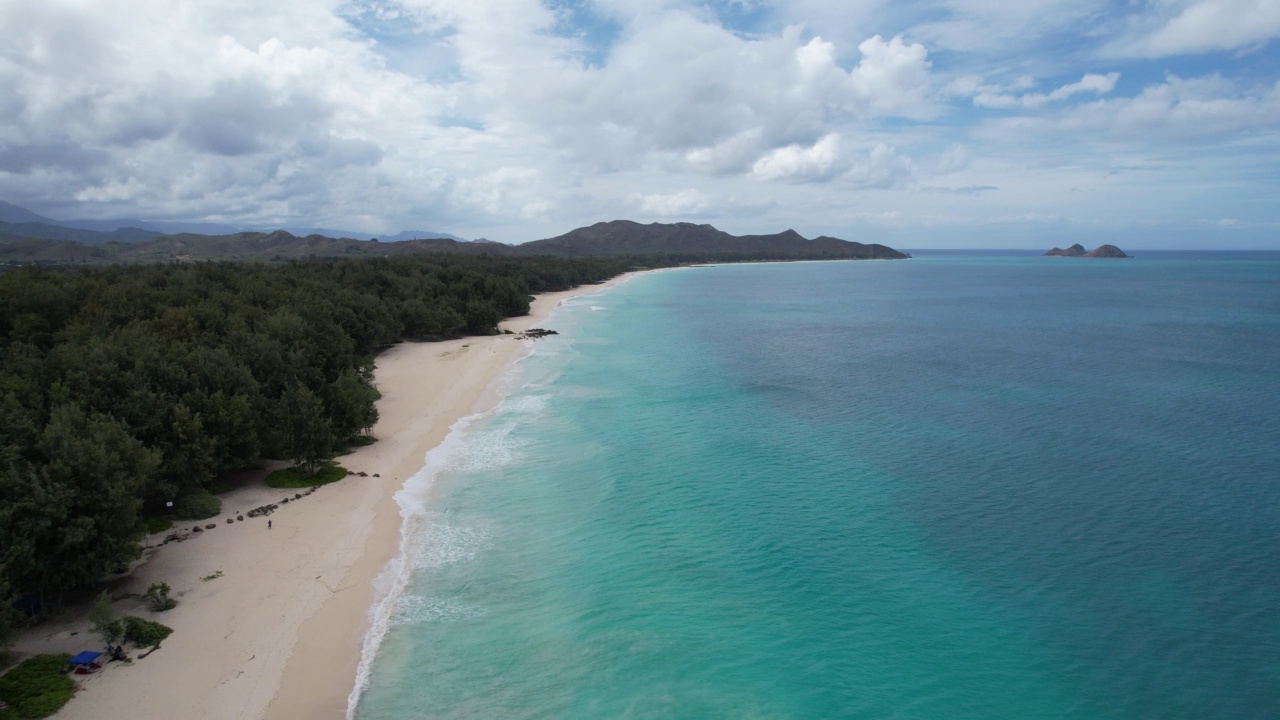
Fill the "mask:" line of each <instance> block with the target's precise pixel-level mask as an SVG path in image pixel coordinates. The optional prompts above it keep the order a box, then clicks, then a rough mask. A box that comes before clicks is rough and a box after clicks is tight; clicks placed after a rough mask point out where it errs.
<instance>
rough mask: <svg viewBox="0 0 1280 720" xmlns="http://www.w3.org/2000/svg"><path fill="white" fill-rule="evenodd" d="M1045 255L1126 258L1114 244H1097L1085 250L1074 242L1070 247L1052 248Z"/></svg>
mask: <svg viewBox="0 0 1280 720" xmlns="http://www.w3.org/2000/svg"><path fill="white" fill-rule="evenodd" d="M1045 255H1048V256H1052V257H1091V258H1127V257H1129V256H1128V255H1125V254H1124V251H1123V250H1121V249H1120V248H1118V247H1116V246H1115V245H1099V246H1098V247H1096V248H1094V249H1093V250H1090V251H1089V252H1085V250H1084V246H1083V245H1081V244H1080V243H1076V244H1075V245H1072V246H1071V247H1069V248H1067V249H1066V250H1063V249H1062V248H1054V249H1052V250H1050V251H1049V252H1046V253H1045Z"/></svg>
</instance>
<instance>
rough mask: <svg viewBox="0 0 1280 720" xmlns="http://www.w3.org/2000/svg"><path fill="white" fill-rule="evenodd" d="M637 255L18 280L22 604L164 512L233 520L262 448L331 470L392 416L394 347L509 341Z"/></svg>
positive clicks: (7, 385) (83, 571) (12, 384)
mask: <svg viewBox="0 0 1280 720" xmlns="http://www.w3.org/2000/svg"><path fill="white" fill-rule="evenodd" d="M626 267H627V264H626V263H625V262H623V261H620V260H617V259H604V258H585V259H567V258H560V259H555V258H495V257H475V256H460V255H430V256H425V255H419V256H411V257H401V258H370V259H364V260H357V261H316V262H292V263H285V264H276V265H268V264H250V263H201V264H181V265H179V264H168V265H152V266H123V265H115V266H107V267H99V268H84V269H65V268H55V269H42V268H30V267H22V268H15V269H12V270H9V271H7V272H4V273H0V348H2V349H3V353H2V354H0V583H2V584H3V586H4V587H6V588H7V591H8V595H9V597H7V598H4V599H5V600H9V599H11V598H13V597H21V598H24V603H23V606H24V607H25V608H26V609H27V610H28V612H32V613H36V614H42V613H48V612H50V611H53V610H56V608H57V607H59V606H60V605H61V604H62V602H63V598H64V594H65V593H66V592H67V591H69V590H72V589H75V588H81V587H86V586H89V585H91V584H92V583H94V582H96V581H97V580H99V579H100V578H101V577H103V576H104V574H106V573H108V572H111V571H113V570H116V569H118V568H120V567H121V566H123V565H125V564H127V562H128V561H129V560H131V559H133V558H135V557H137V555H138V553H139V543H138V539H139V538H140V537H141V536H142V535H143V534H144V533H145V532H146V530H147V529H148V527H149V526H150V527H157V526H159V524H160V523H156V522H152V523H150V524H149V523H148V520H149V519H167V518H170V517H175V516H191V517H197V516H200V515H204V516H206V517H207V516H208V515H209V514H210V513H213V514H216V512H217V506H216V503H217V498H216V497H215V496H213V495H212V494H211V493H210V492H209V489H210V488H211V487H214V486H215V485H216V481H215V479H216V478H218V477H219V475H220V474H222V473H225V472H227V471H230V470H234V469H239V468H243V467H246V466H249V465H251V464H253V463H255V462H256V461H258V460H259V459H260V458H263V457H277V458H286V459H291V460H294V461H295V462H297V463H298V464H299V465H300V466H302V467H303V468H304V469H305V470H307V471H309V472H314V471H315V470H317V469H319V468H321V467H322V466H323V465H324V463H325V462H327V461H328V460H329V458H331V457H332V456H333V454H334V453H335V452H336V451H337V450H338V449H339V448H340V447H343V446H347V445H349V444H353V443H355V442H358V438H360V437H363V436H366V435H367V433H368V431H369V429H370V428H371V427H372V425H373V423H374V421H375V420H376V419H377V411H376V409H375V408H374V400H375V399H376V398H377V397H378V395H377V391H376V390H375V389H374V388H373V386H372V377H373V367H374V356H375V355H376V354H377V352H378V351H379V350H381V349H383V348H386V347H388V346H390V345H392V344H394V343H396V342H399V341H400V340H402V339H416V340H433V339H442V338H451V337H459V336H462V335H466V334H492V333H495V332H497V329H496V326H497V323H498V321H499V320H501V319H502V318H504V317H508V316H513V315H522V314H525V313H527V312H528V309H529V301H530V295H531V294H534V293H539V292H544V291H549V290H559V289H567V288H570V287H574V286H577V285H580V284H584V283H593V282H599V281H602V280H604V279H607V278H609V277H611V276H613V275H616V274H617V273H619V272H621V271H622V270H624V269H626ZM169 503H174V504H175V505H176V506H177V507H176V508H174V507H170V506H169ZM175 510H176V511H177V512H175ZM6 604H7V603H6Z"/></svg>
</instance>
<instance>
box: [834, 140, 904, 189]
mask: <svg viewBox="0 0 1280 720" xmlns="http://www.w3.org/2000/svg"><path fill="white" fill-rule="evenodd" d="M846 177H847V179H848V180H849V181H851V182H852V183H853V185H854V186H855V187H858V188H873V189H880V190H887V189H889V188H895V187H899V186H902V185H906V184H908V183H910V182H911V181H912V180H913V179H914V178H915V166H914V165H913V164H912V162H911V159H910V158H907V157H903V156H901V155H899V154H898V153H897V152H896V151H895V150H894V149H893V148H892V147H890V146H889V145H885V144H884V143H878V144H877V145H876V146H875V147H873V148H872V149H871V152H869V153H867V157H866V159H865V160H861V161H859V162H857V163H855V164H854V166H853V167H852V168H851V169H850V170H849V172H848V173H847V175H846Z"/></svg>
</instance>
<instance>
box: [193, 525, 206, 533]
mask: <svg viewBox="0 0 1280 720" xmlns="http://www.w3.org/2000/svg"><path fill="white" fill-rule="evenodd" d="M191 532H193V533H198V532H204V531H203V530H201V529H200V526H199V525H196V526H195V527H193V528H191Z"/></svg>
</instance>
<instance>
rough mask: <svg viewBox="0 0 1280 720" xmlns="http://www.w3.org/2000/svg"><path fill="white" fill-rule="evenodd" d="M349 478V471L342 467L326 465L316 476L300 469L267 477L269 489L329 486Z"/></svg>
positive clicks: (332, 463)
mask: <svg viewBox="0 0 1280 720" xmlns="http://www.w3.org/2000/svg"><path fill="white" fill-rule="evenodd" d="M346 476H347V469H346V468H344V467H342V466H341V465H339V464H337V463H334V462H329V463H325V464H324V465H323V466H321V468H320V469H319V470H317V471H316V472H315V474H314V475H311V474H308V473H307V471H306V470H303V469H302V468H299V467H291V468H285V469H284V470H276V471H275V472H273V473H271V474H270V475H268V476H267V487H271V488H309V487H315V486H317V485H328V484H329V483H331V482H336V481H338V480H341V479H342V478H344V477H346Z"/></svg>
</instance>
